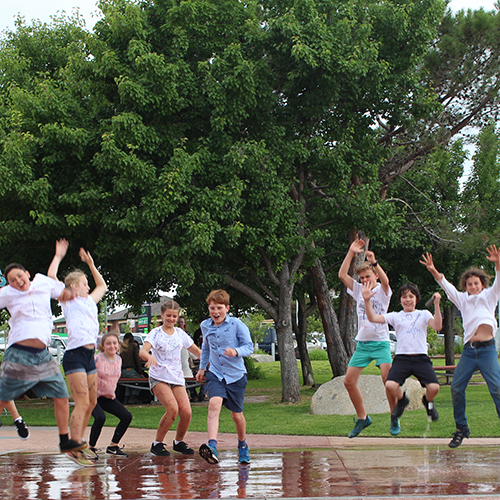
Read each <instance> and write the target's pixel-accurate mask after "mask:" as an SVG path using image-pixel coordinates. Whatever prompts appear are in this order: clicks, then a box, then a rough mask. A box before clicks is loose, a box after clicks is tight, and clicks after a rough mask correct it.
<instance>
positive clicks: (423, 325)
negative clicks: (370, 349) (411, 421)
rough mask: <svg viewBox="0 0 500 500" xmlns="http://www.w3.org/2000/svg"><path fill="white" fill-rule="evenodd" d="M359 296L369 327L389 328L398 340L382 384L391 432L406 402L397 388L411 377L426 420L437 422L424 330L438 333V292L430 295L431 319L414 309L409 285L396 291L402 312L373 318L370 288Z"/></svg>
mask: <svg viewBox="0 0 500 500" xmlns="http://www.w3.org/2000/svg"><path fill="white" fill-rule="evenodd" d="M362 293H363V299H364V300H365V305H366V315H367V316H368V319H369V320H370V321H372V322H373V323H385V324H391V325H392V326H393V327H394V329H395V331H396V337H397V338H398V345H397V348H396V356H395V357H394V360H393V362H392V367H391V369H390V371H389V375H388V376H387V381H386V383H385V388H386V393H387V399H388V401H389V406H390V408H391V428H392V427H393V426H397V427H398V428H399V417H400V416H401V415H402V414H403V412H404V409H405V408H406V407H407V406H408V403H409V402H410V400H409V399H408V396H407V395H406V393H403V390H402V389H401V386H402V385H403V384H404V383H405V381H406V379H407V378H408V377H410V376H411V375H414V376H415V377H416V378H417V379H418V381H419V382H420V384H421V385H422V387H425V388H426V395H424V396H423V398H422V403H423V405H424V406H425V409H426V410H427V415H428V416H429V419H431V420H437V419H438V418H439V414H438V412H437V410H436V408H435V407H434V403H433V401H434V398H435V397H436V395H437V393H438V392H439V382H438V379H437V376H436V372H435V371H434V368H433V366H432V361H431V359H430V358H429V356H428V355H427V326H430V327H431V328H433V329H434V330H436V331H438V332H439V331H440V330H441V328H442V327H443V318H442V316H441V310H440V309H439V304H440V301H441V295H440V294H439V293H438V292H436V293H435V294H434V295H433V298H434V310H435V312H434V316H433V315H432V314H431V313H430V312H429V311H426V310H423V311H421V310H417V309H416V307H417V303H418V301H419V300H420V291H419V289H418V287H417V285H414V284H413V283H407V284H406V285H403V286H402V287H401V288H400V289H399V291H398V298H399V300H400V302H401V305H402V306H403V310H402V311H399V312H391V313H388V314H375V312H374V310H373V308H372V306H371V303H370V299H371V297H372V296H373V291H372V287H371V285H370V284H367V285H366V286H365V287H364V288H363V292H362ZM396 401H397V403H396ZM398 434H399V432H398Z"/></svg>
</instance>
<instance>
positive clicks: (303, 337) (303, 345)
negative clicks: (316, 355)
mask: <svg viewBox="0 0 500 500" xmlns="http://www.w3.org/2000/svg"><path fill="white" fill-rule="evenodd" d="M298 303H299V311H298V319H299V321H298V324H295V328H294V330H295V339H296V340H297V347H298V349H299V356H300V366H301V368H302V379H303V384H304V385H314V375H313V369H312V365H311V360H310V359H309V352H308V351H307V317H308V314H307V306H306V301H305V298H304V297H301V298H300V299H299V300H298ZM294 323H295V322H294Z"/></svg>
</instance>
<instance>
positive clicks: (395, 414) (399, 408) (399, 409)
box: [391, 392, 410, 418]
mask: <svg viewBox="0 0 500 500" xmlns="http://www.w3.org/2000/svg"><path fill="white" fill-rule="evenodd" d="M409 404H410V400H409V399H408V396H407V395H406V392H405V393H404V394H403V397H402V398H401V399H400V400H399V401H398V402H397V404H396V406H395V407H394V410H392V413H391V418H399V417H400V416H401V415H402V414H403V412H404V411H405V408H406V407H407V406H408V405H409Z"/></svg>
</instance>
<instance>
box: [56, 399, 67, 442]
mask: <svg viewBox="0 0 500 500" xmlns="http://www.w3.org/2000/svg"><path fill="white" fill-rule="evenodd" d="M54 415H55V417H56V422H57V427H58V429H59V434H68V420H69V400H68V398H54Z"/></svg>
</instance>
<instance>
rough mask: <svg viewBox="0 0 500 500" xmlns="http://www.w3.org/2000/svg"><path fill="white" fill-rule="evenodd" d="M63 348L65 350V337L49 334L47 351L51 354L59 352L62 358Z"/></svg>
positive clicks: (55, 354) (54, 354)
mask: <svg viewBox="0 0 500 500" xmlns="http://www.w3.org/2000/svg"><path fill="white" fill-rule="evenodd" d="M65 350H66V339H64V338H62V337H59V335H51V336H50V344H49V351H50V353H51V354H52V356H57V355H58V354H59V355H60V356H61V359H62V356H63V354H64V351H65ZM61 359H60V360H61ZM60 360H59V361H60Z"/></svg>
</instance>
